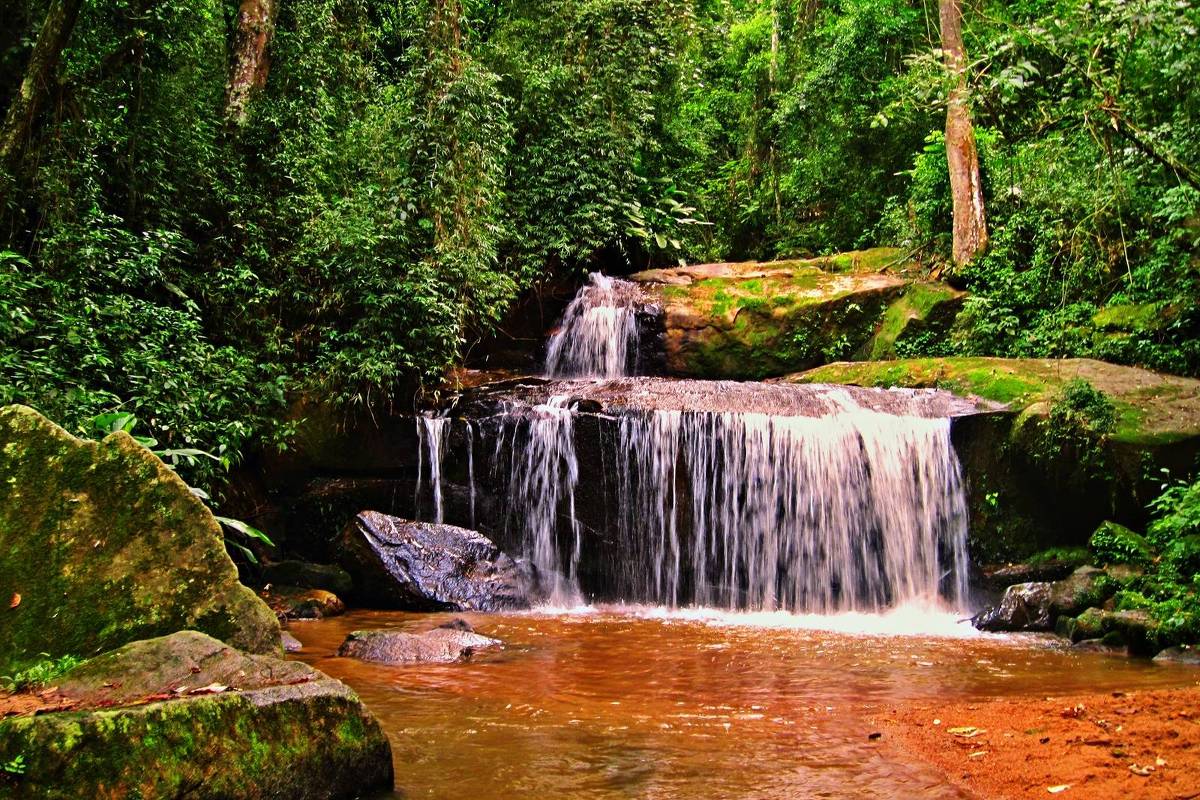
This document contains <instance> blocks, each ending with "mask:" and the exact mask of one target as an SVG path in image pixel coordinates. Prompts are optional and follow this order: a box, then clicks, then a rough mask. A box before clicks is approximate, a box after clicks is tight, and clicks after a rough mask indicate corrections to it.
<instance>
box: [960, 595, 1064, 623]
mask: <svg viewBox="0 0 1200 800" xmlns="http://www.w3.org/2000/svg"><path fill="white" fill-rule="evenodd" d="M1050 594H1051V590H1050V584H1049V583H1018V584H1016V585H1014V586H1010V587H1008V588H1007V589H1006V590H1005V591H1004V597H1002V598H1001V599H1000V602H999V604H997V605H995V606H993V607H992V608H988V609H985V610H983V611H981V612H979V613H978V614H977V615H975V618H974V619H972V620H971V622H972V623H973V624H974V625H975V627H976V628H979V629H980V630H981V631H1048V630H1050V629H1051V628H1052V627H1053V625H1054V619H1053V618H1052V617H1051V615H1050Z"/></svg>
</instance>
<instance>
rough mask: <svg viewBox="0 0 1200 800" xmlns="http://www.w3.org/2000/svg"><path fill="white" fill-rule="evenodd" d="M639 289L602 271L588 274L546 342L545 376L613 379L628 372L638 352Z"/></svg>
mask: <svg viewBox="0 0 1200 800" xmlns="http://www.w3.org/2000/svg"><path fill="white" fill-rule="evenodd" d="M640 299H641V298H640V295H639V293H638V290H637V287H636V286H635V285H634V284H632V283H630V282H628V281H622V280H618V279H616V278H609V277H606V276H604V275H601V274H600V273H599V272H593V273H592V274H591V275H590V276H589V281H588V284H587V285H586V286H584V287H583V288H581V289H580V290H579V293H578V294H576V295H575V298H574V299H573V300H572V301H571V304H570V305H569V306H567V310H566V312H565V313H564V314H563V318H562V322H561V323H560V324H559V327H558V329H557V330H556V331H555V332H554V333H553V334H552V335H551V336H550V339H549V341H548V342H547V343H546V374H547V375H549V376H551V377H558V378H587V377H598V378H612V377H616V376H619V375H626V374H628V373H629V360H630V358H631V357H632V356H634V355H635V354H636V352H637V340H638V326H637V309H638V304H639V302H640Z"/></svg>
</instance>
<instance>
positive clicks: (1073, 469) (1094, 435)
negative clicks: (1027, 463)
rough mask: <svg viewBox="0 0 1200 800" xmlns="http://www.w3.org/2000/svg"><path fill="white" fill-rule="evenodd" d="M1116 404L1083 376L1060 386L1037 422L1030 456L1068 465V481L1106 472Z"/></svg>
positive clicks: (1078, 481)
mask: <svg viewBox="0 0 1200 800" xmlns="http://www.w3.org/2000/svg"><path fill="white" fill-rule="evenodd" d="M1116 424H1117V415H1116V407H1115V406H1114V405H1113V402H1112V400H1110V399H1109V398H1108V396H1107V395H1106V394H1104V393H1103V392H1101V391H1100V390H1098V389H1096V388H1095V387H1093V386H1092V385H1091V384H1090V383H1088V382H1087V381H1085V380H1082V379H1078V378H1077V379H1075V380H1072V381H1069V382H1068V383H1067V384H1066V385H1064V386H1063V388H1062V390H1061V391H1060V392H1059V394H1058V396H1057V397H1056V398H1055V400H1054V402H1053V403H1052V404H1051V406H1050V413H1049V415H1048V419H1047V420H1046V421H1045V422H1044V423H1043V424H1041V425H1040V426H1039V437H1038V440H1037V441H1036V442H1035V443H1034V444H1033V446H1032V455H1033V457H1034V458H1035V459H1036V460H1038V461H1040V462H1041V463H1043V464H1045V465H1047V466H1049V467H1055V468H1059V467H1061V465H1064V464H1065V465H1070V473H1069V475H1067V476H1066V477H1067V480H1068V481H1069V482H1072V483H1075V484H1077V485H1079V484H1083V483H1086V482H1087V481H1089V480H1097V479H1099V480H1104V479H1107V478H1108V476H1109V472H1110V471H1109V469H1108V451H1107V448H1106V447H1105V445H1106V443H1107V441H1108V437H1109V435H1110V434H1111V433H1112V432H1113V431H1114V430H1115V429H1116Z"/></svg>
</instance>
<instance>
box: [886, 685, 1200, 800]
mask: <svg viewBox="0 0 1200 800" xmlns="http://www.w3.org/2000/svg"><path fill="white" fill-rule="evenodd" d="M874 721H875V723H876V724H877V725H878V726H879V729H880V730H881V731H883V732H884V742H885V744H887V745H888V746H890V747H894V748H899V749H900V750H902V751H903V752H905V753H906V754H907V755H909V756H911V757H914V758H916V759H919V760H921V761H925V762H928V763H931V764H933V765H935V766H936V767H938V768H940V769H941V770H942V771H943V772H944V773H945V774H946V777H947V779H948V780H949V781H950V782H951V783H954V784H955V785H957V786H959V787H961V788H963V789H965V790H966V791H968V792H970V793H972V794H974V795H976V796H977V797H980V798H996V799H997V800H1000V799H1001V798H1032V797H1037V798H1045V797H1062V798H1072V797H1075V798H1088V800H1110V799H1111V798H1121V800H1135V799H1136V800H1159V799H1160V798H1161V799H1162V800H1167V799H1168V798H1169V799H1170V800H1186V799H1187V798H1200V687H1190V688H1186V689H1169V690H1154V691H1142V692H1128V693H1124V692H1113V693H1111V694H1096V695H1079V696H1071V697H1046V698H1040V699H1003V700H991V701H986V702H980V703H937V704H916V705H906V706H902V707H887V708H884V709H881V710H879V711H877V712H875V715H874ZM935 723H936V724H935ZM1063 787H1066V788H1063Z"/></svg>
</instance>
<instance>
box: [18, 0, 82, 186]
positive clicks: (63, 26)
mask: <svg viewBox="0 0 1200 800" xmlns="http://www.w3.org/2000/svg"><path fill="white" fill-rule="evenodd" d="M81 5H83V0H51V2H50V8H49V9H48V10H47V11H46V20H45V21H44V22H43V23H42V29H41V31H40V32H39V33H38V38H37V43H36V44H34V46H33V54H32V55H31V56H30V57H29V66H28V67H27V68H26V70H25V77H24V79H22V81H21V86H20V87H19V88H18V89H17V93H16V94H15V95H13V99H12V103H11V104H10V105H9V107H8V113H7V114H5V117H4V127H3V129H0V163H3V164H5V165H7V166H14V165H15V164H16V162H17V159H18V157H19V156H20V155H21V152H22V151H23V150H24V149H25V145H26V144H27V143H28V142H29V137H30V134H31V132H32V130H33V122H34V120H35V119H36V117H37V110H38V105H39V104H40V103H41V100H42V98H43V97H44V96H45V95H46V92H47V91H48V90H49V88H50V82H51V81H52V80H53V79H54V72H55V70H56V69H57V68H58V61H59V58H60V57H61V56H62V51H63V49H64V48H65V47H66V46H67V42H68V41H69V40H70V38H71V31H72V30H74V28H75V21H76V20H77V19H78V18H79V8H80V6H81Z"/></svg>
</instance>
